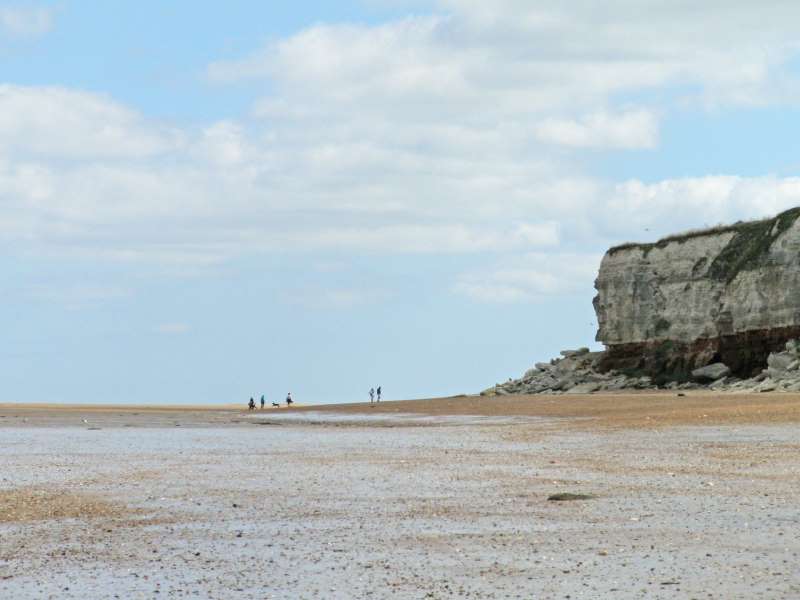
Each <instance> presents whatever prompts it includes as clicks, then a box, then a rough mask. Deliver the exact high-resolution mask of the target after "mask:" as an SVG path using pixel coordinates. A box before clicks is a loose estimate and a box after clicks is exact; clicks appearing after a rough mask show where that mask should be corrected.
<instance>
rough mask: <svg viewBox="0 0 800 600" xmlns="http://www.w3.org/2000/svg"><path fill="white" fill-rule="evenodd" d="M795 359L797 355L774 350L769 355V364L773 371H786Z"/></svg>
mask: <svg viewBox="0 0 800 600" xmlns="http://www.w3.org/2000/svg"><path fill="white" fill-rule="evenodd" d="M794 361H795V357H794V356H792V355H791V354H789V353H788V352H779V353H778V352H773V353H772V354H770V355H769V357H767V366H768V367H769V369H770V370H772V371H786V370H787V367H788V366H789V365H791V364H792V363H793V362H794Z"/></svg>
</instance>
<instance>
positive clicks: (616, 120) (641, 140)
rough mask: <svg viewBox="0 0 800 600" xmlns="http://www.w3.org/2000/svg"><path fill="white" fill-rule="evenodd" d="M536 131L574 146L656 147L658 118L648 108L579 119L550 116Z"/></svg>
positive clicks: (546, 139) (546, 138) (548, 139)
mask: <svg viewBox="0 0 800 600" xmlns="http://www.w3.org/2000/svg"><path fill="white" fill-rule="evenodd" d="M534 131H535V134H536V136H537V137H538V138H539V139H540V140H542V141H544V142H549V143H553V144H559V145H563V146H571V147H574V148H625V149H636V148H654V147H655V146H656V144H657V143H658V119H657V118H656V116H655V115H654V114H653V113H652V112H651V111H648V110H635V111H629V112H625V113H621V114H618V115H610V114H608V113H593V114H590V115H587V116H585V117H583V118H581V119H577V120H576V119H559V118H548V119H545V120H543V121H542V122H541V123H539V124H538V125H537V126H536V127H535V129H534Z"/></svg>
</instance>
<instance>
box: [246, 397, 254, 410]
mask: <svg viewBox="0 0 800 600" xmlns="http://www.w3.org/2000/svg"><path fill="white" fill-rule="evenodd" d="M247 408H249V409H250V410H255V409H256V401H255V400H253V399H252V398H250V402H248V404H247Z"/></svg>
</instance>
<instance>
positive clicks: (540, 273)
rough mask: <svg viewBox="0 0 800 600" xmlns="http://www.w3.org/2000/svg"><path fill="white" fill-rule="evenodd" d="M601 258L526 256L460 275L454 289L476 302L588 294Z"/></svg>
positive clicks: (574, 255)
mask: <svg viewBox="0 0 800 600" xmlns="http://www.w3.org/2000/svg"><path fill="white" fill-rule="evenodd" d="M601 258H602V257H601V256H600V255H596V254H560V253H552V254H543V253H535V254H526V255H521V256H517V257H512V258H508V259H506V260H505V261H503V262H501V263H498V264H497V265H495V266H494V268H492V269H486V270H482V271H478V272H474V273H468V274H465V275H462V277H461V278H460V280H459V281H458V282H457V283H456V284H455V286H454V290H455V291H456V292H457V293H459V294H462V295H465V296H468V297H469V298H472V299H473V300H477V301H479V302H496V303H512V302H535V301H537V300H541V299H542V298H544V297H547V296H555V295H560V294H568V293H572V292H575V291H580V290H586V291H591V287H592V282H593V281H594V277H595V276H596V274H597V268H598V267H599V265H600V259H601Z"/></svg>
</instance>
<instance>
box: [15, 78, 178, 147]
mask: <svg viewBox="0 0 800 600" xmlns="http://www.w3.org/2000/svg"><path fill="white" fill-rule="evenodd" d="M178 138H179V136H178V134H177V133H176V131H175V130H173V129H169V128H165V127H159V126H157V125H155V124H153V123H145V120H144V119H143V118H142V117H141V116H140V115H139V114H137V113H136V112H135V111H133V110H131V109H130V108H128V107H126V106H123V105H122V104H119V103H118V102H115V101H113V100H111V99H110V98H108V97H105V96H102V95H98V94H93V93H89V92H83V91H77V90H72V89H68V88H64V87H54V86H52V87H27V86H18V85H8V84H6V85H0V148H2V151H4V152H7V153H9V154H11V153H14V154H15V155H16V156H20V155H21V156H35V157H41V158H46V159H53V158H64V159H68V160H85V159H91V158H96V159H109V158H144V157H149V156H154V155H157V154H161V153H164V152H166V151H168V150H172V149H175V148H177V147H178V141H179V139H178Z"/></svg>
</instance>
